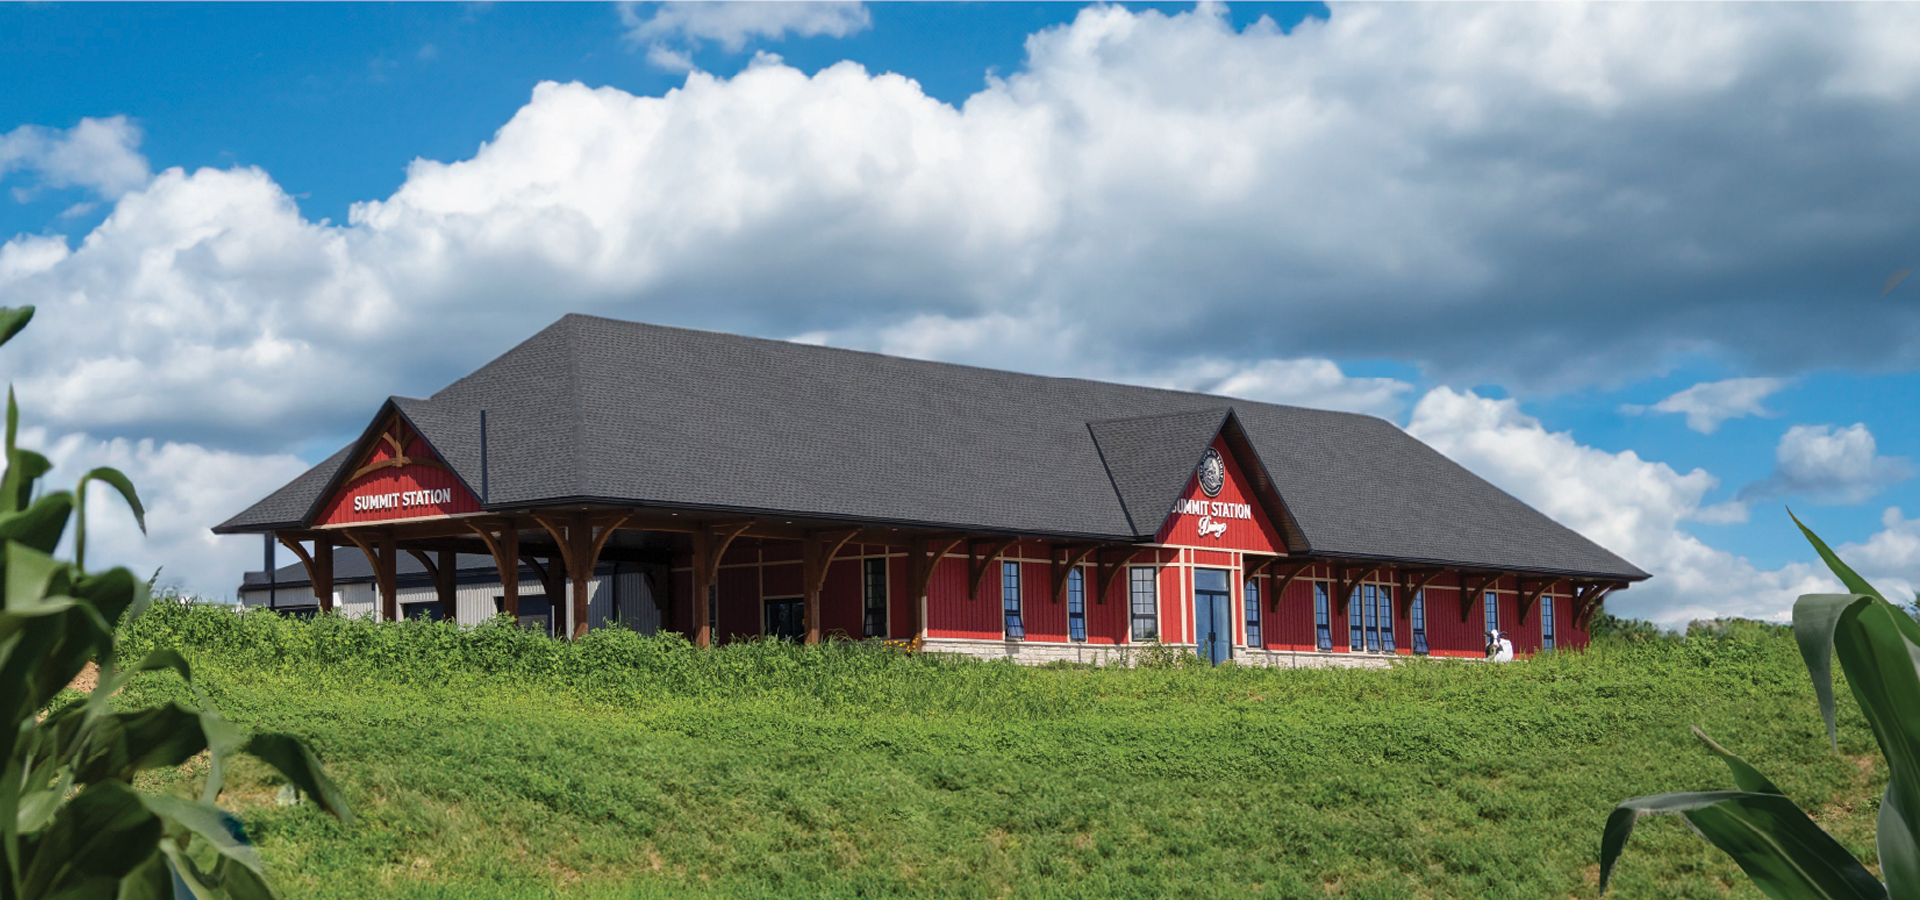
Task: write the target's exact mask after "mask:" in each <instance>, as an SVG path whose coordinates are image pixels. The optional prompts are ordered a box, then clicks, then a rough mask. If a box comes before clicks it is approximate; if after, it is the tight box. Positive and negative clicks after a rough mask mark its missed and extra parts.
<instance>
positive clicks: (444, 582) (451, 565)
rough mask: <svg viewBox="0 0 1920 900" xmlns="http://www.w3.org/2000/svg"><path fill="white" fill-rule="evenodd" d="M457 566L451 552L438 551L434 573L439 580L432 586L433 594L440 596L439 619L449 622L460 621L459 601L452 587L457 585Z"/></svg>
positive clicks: (458, 572) (458, 571)
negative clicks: (437, 566) (437, 563)
mask: <svg viewBox="0 0 1920 900" xmlns="http://www.w3.org/2000/svg"><path fill="white" fill-rule="evenodd" d="M459 565H460V563H459V562H458V561H457V558H456V557H455V555H454V553H453V551H452V550H442V551H440V566H439V571H437V572H435V573H434V574H436V575H439V576H440V579H439V581H438V582H437V583H436V584H434V588H435V591H434V592H435V593H437V594H439V595H440V618H442V619H445V620H447V621H449V622H458V621H460V601H459V598H458V596H457V595H456V594H455V593H454V589H455V587H454V586H455V585H457V584H459V578H460V570H459Z"/></svg>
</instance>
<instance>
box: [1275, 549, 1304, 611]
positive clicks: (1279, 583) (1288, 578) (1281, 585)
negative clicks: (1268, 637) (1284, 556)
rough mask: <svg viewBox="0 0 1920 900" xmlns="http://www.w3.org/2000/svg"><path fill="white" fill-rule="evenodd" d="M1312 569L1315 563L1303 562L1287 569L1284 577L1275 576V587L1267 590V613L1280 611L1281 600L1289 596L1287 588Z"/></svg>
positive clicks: (1276, 574)
mask: <svg viewBox="0 0 1920 900" xmlns="http://www.w3.org/2000/svg"><path fill="white" fill-rule="evenodd" d="M1276 561H1277V560H1276ZM1310 568H1313V563H1312V562H1311V561H1303V562H1298V563H1295V564H1293V565H1291V566H1289V567H1287V571H1286V574H1284V575H1282V574H1278V573H1275V574H1274V576H1273V585H1272V586H1271V587H1269V588H1268V589H1267V612H1277V611H1279V609H1280V598H1281V597H1285V596H1286V595H1287V587H1288V586H1289V585H1291V584H1293V580H1294V579H1296V578H1299V577H1300V576H1301V575H1302V574H1303V573H1305V572H1306V571H1307V570H1308V569H1310Z"/></svg>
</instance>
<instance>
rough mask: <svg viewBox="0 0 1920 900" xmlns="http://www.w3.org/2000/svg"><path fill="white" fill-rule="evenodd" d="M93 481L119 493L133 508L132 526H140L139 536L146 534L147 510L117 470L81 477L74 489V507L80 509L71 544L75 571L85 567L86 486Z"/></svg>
mask: <svg viewBox="0 0 1920 900" xmlns="http://www.w3.org/2000/svg"><path fill="white" fill-rule="evenodd" d="M95 481H100V482H104V483H106V484H107V485H108V486H109V487H112V488H113V489H114V490H116V491H119V492H120V496H121V498H122V499H124V500H126V501H127V505H128V506H130V507H132V508H133V521H134V524H136V525H139V526H140V533H141V534H146V533H147V510H146V508H145V507H143V506H141V505H140V495H139V493H138V492H136V491H135V490H134V489H133V482H132V481H129V480H128V479H127V476H125V475H123V474H121V472H120V470H119V469H115V468H112V467H110V466H101V467H99V468H97V469H94V470H93V471H91V472H88V473H87V474H85V475H82V476H81V477H80V485H79V487H78V488H76V491H77V492H78V494H79V500H78V501H77V503H76V505H77V506H78V507H79V508H80V509H79V514H78V516H77V517H76V522H77V524H76V525H75V527H74V542H73V565H74V568H76V569H85V568H86V567H87V485H88V484H91V483H93V482H95Z"/></svg>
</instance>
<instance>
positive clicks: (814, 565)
mask: <svg viewBox="0 0 1920 900" xmlns="http://www.w3.org/2000/svg"><path fill="white" fill-rule="evenodd" d="M859 533H860V532H859V531H858V530H847V531H833V532H827V533H825V534H818V535H813V534H810V535H807V536H806V537H805V538H803V539H802V540H801V541H800V569H801V574H800V578H801V594H802V596H803V597H804V598H805V600H804V601H803V603H804V604H805V606H806V613H807V643H809V644H818V643H820V618H821V612H822V610H821V608H820V604H821V603H822V602H824V601H822V600H821V598H822V597H823V596H825V593H826V586H827V570H828V569H829V568H831V567H832V566H833V558H834V556H836V555H838V554H839V553H840V548H841V547H844V546H846V545H847V542H848V541H850V540H853V536H854V535H856V534H859ZM861 588H862V590H864V589H865V582H864V581H863V582H862V583H861Z"/></svg>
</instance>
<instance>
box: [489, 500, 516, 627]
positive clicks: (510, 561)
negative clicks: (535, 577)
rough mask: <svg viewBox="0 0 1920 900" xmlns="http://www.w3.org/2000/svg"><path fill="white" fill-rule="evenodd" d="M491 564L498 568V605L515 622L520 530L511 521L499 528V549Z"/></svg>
mask: <svg viewBox="0 0 1920 900" xmlns="http://www.w3.org/2000/svg"><path fill="white" fill-rule="evenodd" d="M493 564H494V567H495V568H498V569H499V570H500V605H501V607H503V608H504V610H505V612H506V614H507V615H508V616H510V617H512V619H513V620H514V621H515V622H518V621H520V530H519V529H518V528H515V527H514V524H513V521H512V520H508V521H507V527H505V528H503V529H501V530H500V549H499V550H498V551H496V552H495V553H494V560H493Z"/></svg>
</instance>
